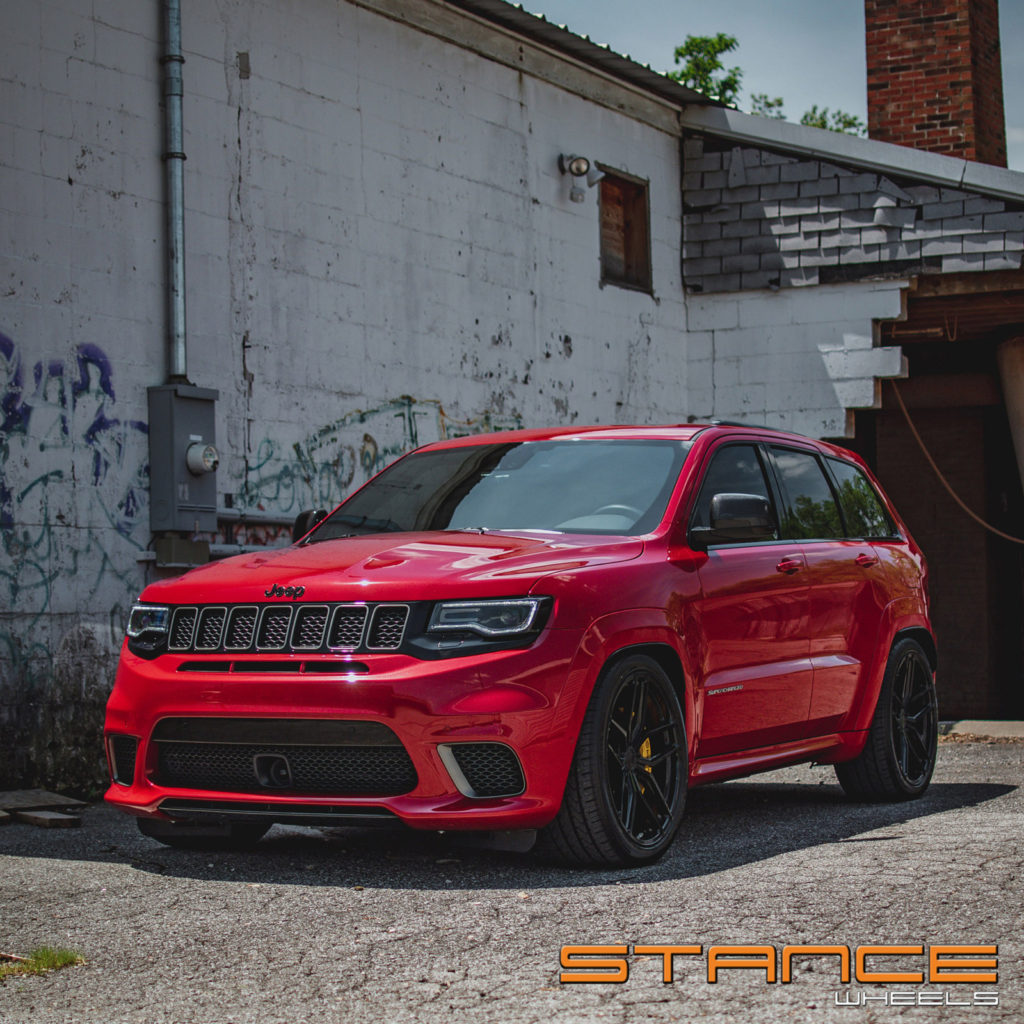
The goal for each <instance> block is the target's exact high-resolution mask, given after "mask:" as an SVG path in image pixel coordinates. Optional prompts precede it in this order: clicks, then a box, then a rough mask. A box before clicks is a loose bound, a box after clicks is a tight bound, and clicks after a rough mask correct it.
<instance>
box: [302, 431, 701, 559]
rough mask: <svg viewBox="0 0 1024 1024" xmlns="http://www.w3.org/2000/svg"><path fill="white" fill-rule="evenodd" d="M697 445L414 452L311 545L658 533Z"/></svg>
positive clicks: (355, 498)
mask: <svg viewBox="0 0 1024 1024" xmlns="http://www.w3.org/2000/svg"><path fill="white" fill-rule="evenodd" d="M689 448H690V445H689V443H688V442H683V441H667V440H651V441H644V440H635V441H634V440H618V439H616V440H594V441H590V440H578V441H527V442H519V443H515V444H488V445H474V446H471V447H460V448H445V449H439V450H437V451H425V452H413V453H412V454H411V455H408V456H406V457H405V458H404V459H400V460H399V461H398V462H396V463H394V465H392V466H389V467H388V468H387V469H386V470H384V472H382V473H381V474H379V475H378V476H376V477H375V478H374V479H373V480H371V481H370V482H369V483H368V484H367V485H366V486H365V487H364V488H363V489H362V490H360V491H358V492H356V493H355V494H354V495H352V497H351V498H349V499H348V500H347V501H346V502H345V503H344V504H342V505H341V506H340V507H339V508H338V509H337V510H336V511H335V512H334V514H333V515H331V516H330V517H329V518H327V519H325V520H324V522H323V523H321V525H320V526H319V527H318V528H317V530H316V531H315V532H314V533H313V535H312V536H311V537H310V542H317V541H323V540H333V539H335V538H338V537H351V536H354V535H357V534H367V533H393V532H394V533H397V532H408V531H419V530H544V531H549V532H555V533H603V534H619V535H625V536H636V535H638V534H643V533H649V532H650V531H651V530H653V529H654V527H655V526H657V525H658V523H659V522H660V520H661V517H662V516H663V515H664V513H665V506H666V505H667V504H668V499H669V497H670V495H671V494H672V488H673V486H674V484H675V482H676V478H677V477H678V475H679V470H680V468H681V467H682V464H683V460H684V459H685V457H686V453H687V451H688V450H689Z"/></svg>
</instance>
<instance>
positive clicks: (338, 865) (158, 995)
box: [0, 733, 1024, 1024]
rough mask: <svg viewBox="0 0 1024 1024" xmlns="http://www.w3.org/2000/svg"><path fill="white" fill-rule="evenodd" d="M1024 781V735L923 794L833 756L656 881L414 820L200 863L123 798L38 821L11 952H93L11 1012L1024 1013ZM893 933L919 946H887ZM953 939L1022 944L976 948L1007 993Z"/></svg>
mask: <svg viewBox="0 0 1024 1024" xmlns="http://www.w3.org/2000/svg"><path fill="white" fill-rule="evenodd" d="M1022 769H1024V742H1021V741H1020V739H1019V738H1017V737H1013V736H1009V737H997V738H995V739H993V740H991V741H987V742H985V741H977V740H970V739H967V738H965V736H964V735H963V734H962V733H960V734H957V733H954V734H953V735H951V736H950V737H948V738H946V739H944V740H943V742H942V744H941V745H940V748H939V760H938V767H937V770H936V774H935V779H934V781H933V783H932V785H931V787H930V789H929V790H928V792H927V794H926V795H925V796H924V797H923V798H922V799H920V800H917V801H913V802H910V803H906V804H900V805H882V806H878V805H865V804H856V803H852V802H850V801H848V800H847V799H846V798H845V797H844V796H843V794H842V792H841V790H840V789H839V787H838V786H837V785H836V783H835V776H834V774H833V772H832V770H831V769H829V768H810V767H800V768H793V769H785V770H783V771H777V772H772V773H770V774H765V775H762V776H758V777H756V778H753V779H748V780H743V781H739V782H731V783H726V784H723V785H715V786H710V787H706V788H704V789H700V790H695V791H693V792H691V794H690V797H689V801H688V806H687V813H686V818H685V821H684V826H683V830H682V832H681V834H680V836H679V838H678V839H677V841H676V843H675V844H674V846H673V847H672V849H671V850H670V851H669V853H668V854H667V855H666V856H665V857H664V858H663V859H662V861H661V862H660V863H658V864H656V865H653V866H651V867H647V868H643V869H640V870H633V871H625V870H618V871H570V870H566V869H563V868H555V867H552V866H550V865H548V864H545V863H544V862H542V861H540V860H538V859H537V858H536V857H535V856H533V855H531V854H523V853H514V852H507V851H500V850H493V849H481V848H479V847H478V846H474V845H466V843H465V842H464V841H462V840H460V839H459V838H458V837H455V836H452V835H446V836H437V835H434V834H423V833H414V832H410V831H402V832H397V833H395V832H385V831H371V830H362V829H360V830H356V829H336V830H331V831H329V832H325V831H317V830H306V829H297V828H282V827H275V828H274V829H273V830H272V831H271V832H270V833H269V834H268V836H267V837H266V838H265V839H264V840H263V841H262V842H261V843H260V844H259V845H258V847H257V848H256V849H255V850H253V851H252V852H248V853H242V854H239V853H234V854H232V853H200V852H183V851H175V850H170V849H167V848H165V847H162V846H160V845H159V844H157V843H156V842H154V841H152V840H149V839H145V838H143V837H142V836H141V835H139V834H138V832H137V831H136V829H135V826H134V823H133V822H132V821H131V819H129V818H128V817H126V816H123V815H121V814H120V813H117V812H115V811H113V810H111V809H109V808H107V807H105V806H103V805H97V806H94V807H91V808H88V809H86V810H85V811H84V813H83V823H82V827H81V828H80V829H75V830H46V829H40V828H33V827H31V826H28V825H23V824H12V825H8V826H4V827H3V828H2V829H0V951H2V952H8V953H21V954H23V953H26V952H28V951H29V950H31V949H32V948H34V947H36V946H39V945H44V944H45V945H51V946H63V947H68V948H71V949H74V950H76V951H78V952H79V953H81V955H82V956H83V957H84V959H85V964H84V965H83V966H80V967H73V968H67V969H64V970H61V971H57V972H53V973H50V974H46V975H42V976H36V977H20V978H8V979H7V980H6V982H3V983H0V1022H3V1024H129V1022H130V1024H303V1022H310V1024H312V1022H316V1024H320V1022H331V1024H348V1022H359V1021H367V1022H374V1024H382V1022H386V1024H404V1022H435V1021H437V1022H454V1021H457V1022H459V1024H463V1022H466V1024H477V1022H480V1024H491V1022H494V1024H498V1022H500V1024H520V1022H522V1024H527V1022H540V1021H543V1022H545V1024H547V1022H551V1021H556V1022H561V1021H566V1022H586V1024H589V1022H595V1024H596V1022H604V1021H608V1022H621V1024H646V1022H652V1024H668V1022H673V1024H676V1022H686V1021H698V1020H699V1021H730V1022H731V1021H743V1022H747V1021H750V1022H755V1021H756V1022H758V1024H761V1022H768V1024H773V1022H777V1021H778V1022H782V1021H786V1022H791V1021H813V1022H817V1021H821V1022H832V1021H848V1022H858V1024H860V1022H867V1021H889V1020H894V1019H897V1018H907V1019H909V1020H913V1021H943V1022H957V1024H960V1022H964V1021H967V1022H973V1021H978V1022H988V1021H995V1020H1000V1021H1002V1020H1007V1021H1020V1020H1022V1019H1024V980H1022V975H1024V970H1022V969H1024V938H1022V927H1021V926H1022V923H1024V913H1022V909H1021V896H1022V893H1024V885H1022V878H1024V844H1022V842H1021V839H1022V837H1024V799H1022V796H1021V790H1020V788H1019V787H1020V784H1021V778H1022ZM579 945H598V946H608V947H613V948H612V949H611V950H610V951H605V953H604V954H603V958H604V959H606V960H607V961H608V964H606V966H605V967H603V968H598V967H597V966H596V963H595V962H594V961H592V962H591V964H590V965H587V966H581V965H579V964H578V963H576V964H573V966H570V967H569V968H568V969H565V968H563V967H562V966H561V964H560V957H561V955H562V953H563V947H566V946H579ZM665 945H672V946H683V947H700V949H699V952H697V951H694V950H693V949H691V950H690V951H688V952H687V951H683V952H679V953H678V954H677V955H674V956H669V960H670V962H671V967H672V978H673V980H672V981H671V982H668V983H666V982H665V981H664V980H663V978H664V971H665V964H666V954H665V952H664V951H653V952H652V951H646V952H645V951H641V952H639V953H638V952H636V950H635V947H636V946H641V947H642V946H665ZM786 945H826V946H833V947H840V948H845V949H847V950H849V951H850V952H849V956H850V958H851V961H853V966H854V967H855V966H856V957H857V951H858V949H860V950H861V952H862V953H863V954H864V957H865V959H864V964H863V970H864V971H865V972H871V974H874V975H877V974H878V973H879V972H883V973H886V972H895V973H903V974H906V975H908V976H909V978H910V979H911V980H902V981H879V980H878V979H877V977H874V978H872V977H869V976H868V975H865V978H866V980H863V981H858V980H857V978H856V977H852V978H851V980H850V981H849V982H844V981H842V978H841V971H840V968H841V962H842V957H841V955H839V953H838V952H837V951H836V950H833V953H832V955H830V956H813V957H812V956H802V957H801V956H797V957H796V958H795V959H794V961H793V964H794V970H793V974H792V980H791V981H789V982H783V981H782V980H781V965H782V952H781V951H782V948H783V947H784V946H786ZM893 945H897V946H905V947H910V951H908V952H903V953H898V954H894V952H893V951H892V950H881V951H878V950H876V951H874V952H865V951H864V950H863V947H866V946H893ZM722 946H733V947H748V946H756V947H774V949H773V950H771V952H770V953H769V952H768V951H766V950H765V949H764V948H762V949H760V950H753V951H750V950H748V951H747V952H746V953H742V954H740V953H738V952H737V951H736V950H735V949H733V950H725V951H723V950H721V949H720V948H718V949H715V948H714V947H722ZM939 946H980V947H993V946H994V947H996V949H995V950H994V951H993V950H992V949H991V948H983V949H982V950H980V951H974V952H973V953H971V954H969V955H968V957H967V958H968V959H975V960H980V961H984V960H993V959H994V960H995V961H996V968H995V971H994V973H996V974H997V979H996V980H995V981H994V982H993V981H989V980H979V979H978V978H972V979H969V980H965V981H951V980H948V976H946V975H943V976H941V977H939V978H938V979H932V980H929V978H928V975H929V972H930V971H931V970H932V968H933V965H932V964H931V962H930V960H929V953H931V954H934V955H935V956H936V962H937V963H938V965H939V966H938V970H940V971H941V970H943V966H942V961H943V959H944V958H948V957H949V956H950V955H951V954H949V953H948V952H946V953H943V952H942V951H941V950H940V951H938V952H936V949H935V947H939ZM623 947H625V949H623ZM918 949H920V952H917V950H918ZM961 955H963V954H961ZM730 958H731V961H732V962H731V964H728V963H726V964H724V965H723V966H722V967H720V968H719V970H718V972H717V980H716V981H715V982H714V983H711V982H710V981H709V980H708V973H709V967H710V966H712V965H713V964H714V963H718V962H721V961H723V960H724V961H728V960H730ZM744 959H747V960H750V961H753V962H754V964H755V965H756V966H754V967H752V968H749V967H748V968H743V967H741V966H739V962H740V961H742V960H744ZM769 959H770V960H771V961H772V962H773V964H774V968H775V977H776V980H774V981H771V980H769V971H770V969H769V968H768V966H767V961H768V960H769ZM569 962H570V963H572V960H571V958H570V959H569ZM950 969H951V968H949V967H946V968H945V970H947V971H948V970H950ZM624 970H625V972H627V976H626V977H625V980H622V981H620V982H618V983H615V982H608V981H600V982H572V981H563V980H561V976H562V975H563V973H564V974H570V975H571V974H587V973H595V972H597V973H603V974H604V975H605V976H606V977H610V976H612V975H622V974H623V971H624ZM956 970H957V971H958V972H959V973H965V974H973V975H977V976H979V978H984V975H986V974H988V973H991V969H990V968H989V967H987V966H984V965H977V964H976V965H973V966H970V965H966V964H961V965H960V967H959V968H956ZM919 975H923V976H924V978H925V980H924V981H923V982H921V981H917V980H916V979H917V977H918V976H919ZM869 997H870V998H869ZM837 1000H839V1004H838V1005H837ZM993 1000H996V1001H997V1002H998V1005H991V1004H992V1002H993ZM908 1003H913V1004H914V1005H906V1004H908ZM918 1004H921V1005H918ZM934 1004H937V1005H934Z"/></svg>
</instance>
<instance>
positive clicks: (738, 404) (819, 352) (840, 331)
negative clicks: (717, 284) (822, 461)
mask: <svg viewBox="0 0 1024 1024" xmlns="http://www.w3.org/2000/svg"><path fill="white" fill-rule="evenodd" d="M904 284H905V282H898V281H887V282H873V283H861V284H845V285H831V286H821V287H817V288H802V289H787V290H782V291H777V292H772V291H763V292H743V293H733V294H729V295H720V296H719V295H700V296H689V297H688V299H687V324H688V326H689V328H690V329H691V331H694V330H700V331H701V332H702V333H701V334H700V335H699V336H700V337H701V343H700V345H699V346H697V347H694V348H692V349H690V353H691V359H692V361H691V363H690V367H689V372H688V380H689V391H688V405H689V410H690V414H691V415H693V416H696V418H698V419H703V418H713V417H717V418H719V419H726V420H729V419H745V420H749V421H750V422H755V423H764V424H766V425H768V426H774V427H780V428H784V429H787V430H795V431H797V432H798V433H803V434H810V435H813V436H818V437H842V436H847V435H848V434H849V432H850V429H851V427H852V422H851V416H850V410H852V409H856V408H870V407H872V406H873V405H874V404H875V402H876V390H877V387H876V381H877V380H878V379H880V378H885V377H898V376H902V375H903V373H904V365H903V358H902V355H901V352H900V350H899V349H898V348H875V347H873V345H872V340H871V339H872V321H873V320H875V319H886V318H891V317H895V316H898V315H899V312H900V289H901V287H902V286H903V285H904ZM690 337H693V335H692V334H691V336H690ZM688 340H689V339H688Z"/></svg>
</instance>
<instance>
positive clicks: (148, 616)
mask: <svg viewBox="0 0 1024 1024" xmlns="http://www.w3.org/2000/svg"><path fill="white" fill-rule="evenodd" d="M170 624H171V609H170V608H166V607H164V606H163V605H158V604H136V605H132V610H131V613H130V614H129V616H128V630H127V633H128V635H129V636H130V637H131V638H132V639H133V640H135V639H138V638H140V637H145V636H147V634H148V635H149V636H151V638H152V639H154V640H155V639H157V635H158V634H159V636H160V637H163V636H166V635H167V628H168V626H170Z"/></svg>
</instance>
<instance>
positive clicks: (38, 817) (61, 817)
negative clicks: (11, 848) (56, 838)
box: [14, 811, 82, 828]
mask: <svg viewBox="0 0 1024 1024" xmlns="http://www.w3.org/2000/svg"><path fill="white" fill-rule="evenodd" d="M14 817H15V818H16V819H17V820H18V821H23V822H25V824H26V825H38V826H39V827H40V828H78V826H79V825H81V824H82V819H81V818H80V817H79V816H78V815H77V814H61V813H60V812H59V811H15V812H14Z"/></svg>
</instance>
